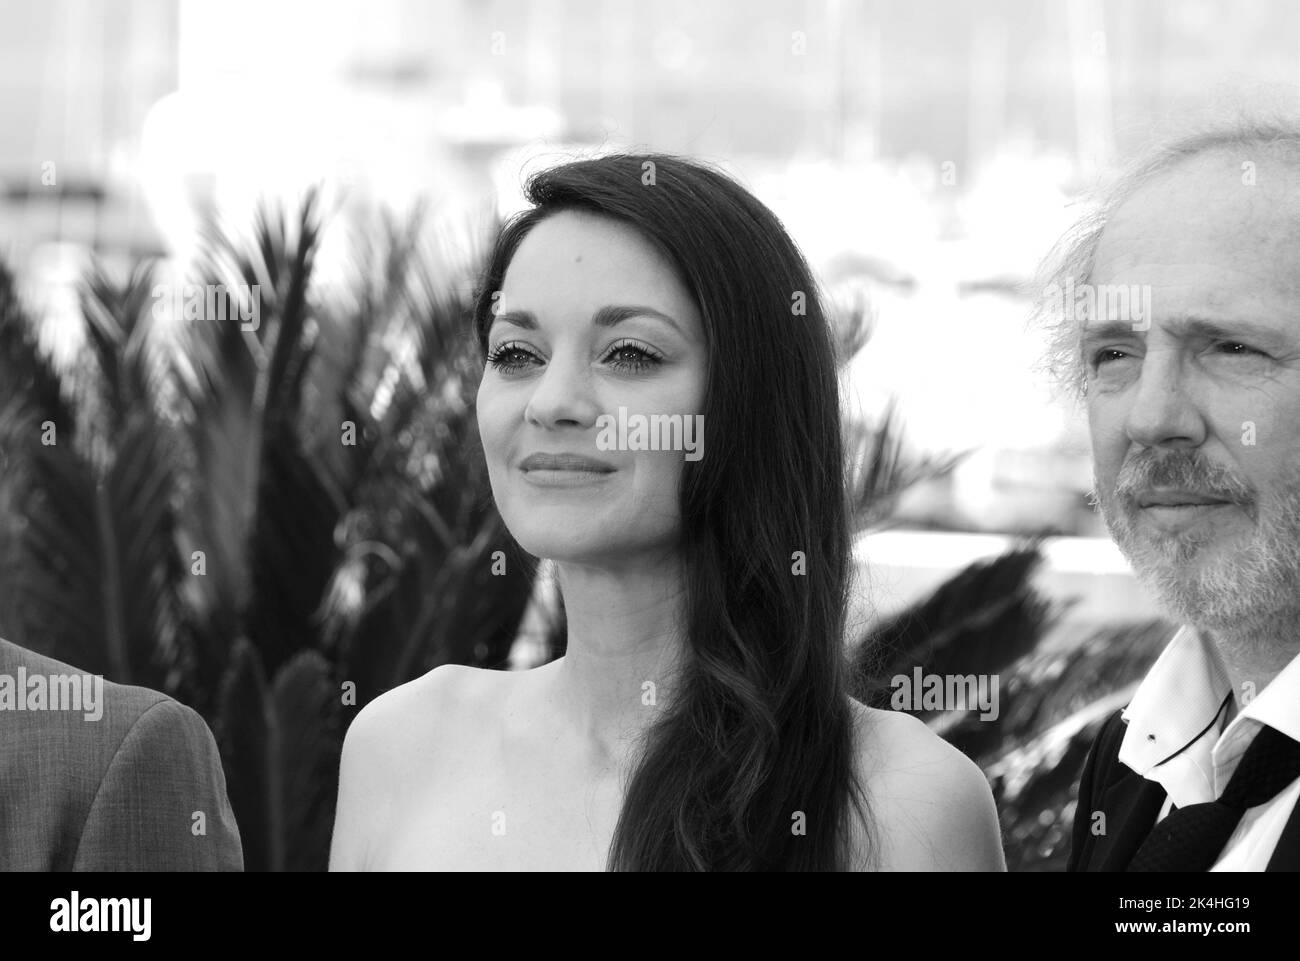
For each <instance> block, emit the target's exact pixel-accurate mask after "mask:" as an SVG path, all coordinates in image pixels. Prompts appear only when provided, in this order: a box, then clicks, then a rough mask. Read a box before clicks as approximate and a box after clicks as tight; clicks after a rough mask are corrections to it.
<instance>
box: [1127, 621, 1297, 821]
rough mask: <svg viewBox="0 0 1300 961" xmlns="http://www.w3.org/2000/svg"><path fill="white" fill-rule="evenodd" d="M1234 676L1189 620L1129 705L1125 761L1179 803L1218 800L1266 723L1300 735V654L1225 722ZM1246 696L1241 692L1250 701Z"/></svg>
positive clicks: (1290, 733) (1157, 661) (1157, 660)
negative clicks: (1229, 673)
mask: <svg viewBox="0 0 1300 961" xmlns="http://www.w3.org/2000/svg"><path fill="white" fill-rule="evenodd" d="M1231 692H1232V682H1231V680H1230V679H1229V677H1228V672H1227V669H1226V668H1224V666H1223V662H1222V660H1221V659H1220V658H1219V654H1218V651H1217V650H1216V649H1215V647H1214V645H1213V644H1212V643H1210V642H1209V641H1207V640H1206V639H1204V638H1203V637H1202V635H1201V634H1200V632H1198V631H1197V630H1196V629H1195V628H1192V627H1183V628H1182V629H1180V630H1179V631H1178V633H1177V634H1175V635H1174V637H1173V639H1172V640H1171V641H1170V642H1169V644H1168V645H1167V646H1166V647H1165V649H1164V651H1162V652H1161V654H1160V657H1158V658H1157V659H1156V662H1155V664H1153V665H1152V666H1151V670H1150V671H1148V672H1147V675H1146V677H1145V678H1143V680H1142V683H1141V684H1139V685H1138V688H1137V690H1136V691H1135V692H1134V694H1133V698H1132V700H1131V701H1130V702H1129V705H1128V707H1127V708H1125V709H1124V711H1123V714H1122V716H1123V718H1124V720H1125V721H1126V722H1127V724H1128V728H1127V730H1126V731H1125V732H1124V740H1123V741H1122V742H1121V744H1120V750H1119V760H1120V762H1121V763H1123V764H1126V765H1127V766H1128V767H1130V768H1132V769H1133V770H1134V771H1136V772H1137V773H1138V774H1140V775H1142V776H1143V777H1145V778H1147V779H1148V780H1152V781H1155V782H1157V783H1158V784H1160V786H1161V787H1163V788H1164V789H1165V791H1166V793H1168V794H1169V796H1170V798H1172V799H1173V802H1174V803H1175V804H1177V805H1178V806H1179V807H1186V806H1187V805H1188V804H1196V803H1200V802H1203V801H1212V800H1214V799H1215V798H1217V797H1218V796H1219V795H1220V794H1221V793H1222V791H1223V788H1224V786H1225V785H1226V784H1227V782H1228V779H1229V778H1231V777H1232V773H1233V771H1235V770H1236V767H1237V762H1238V761H1239V760H1240V759H1241V755H1242V754H1243V753H1245V750H1246V748H1247V747H1248V746H1249V745H1250V742H1251V741H1252V740H1253V739H1254V736H1255V735H1256V734H1257V733H1258V732H1259V730H1260V728H1261V727H1262V726H1263V725H1265V724H1267V725H1268V726H1269V727H1273V728H1276V729H1277V730H1279V731H1281V732H1282V733H1283V734H1286V735H1287V736H1288V737H1292V738H1295V739H1296V740H1297V741H1300V657H1295V658H1292V659H1291V661H1290V663H1288V664H1287V666H1286V667H1285V668H1283V669H1282V671H1280V672H1279V673H1278V675H1277V676H1276V677H1275V678H1273V680H1272V681H1271V682H1270V683H1269V684H1268V685H1267V686H1266V687H1264V689H1263V690H1262V691H1259V692H1258V693H1257V695H1256V696H1255V697H1253V698H1251V699H1250V700H1249V701H1246V702H1245V703H1244V704H1242V706H1241V710H1240V712H1239V713H1238V714H1237V716H1236V717H1234V718H1233V719H1232V722H1231V723H1230V724H1228V725H1227V727H1226V728H1225V727H1224V725H1223V718H1222V713H1223V712H1222V711H1221V710H1220V709H1221V707H1222V705H1223V702H1224V700H1225V699H1226V698H1227V697H1228V695H1229V694H1230V693H1231ZM1244 700H1245V698H1244V697H1243V698H1239V702H1240V701H1244Z"/></svg>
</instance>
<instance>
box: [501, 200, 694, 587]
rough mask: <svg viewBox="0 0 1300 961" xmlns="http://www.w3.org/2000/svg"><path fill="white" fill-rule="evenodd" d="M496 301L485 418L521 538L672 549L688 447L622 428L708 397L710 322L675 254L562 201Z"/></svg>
mask: <svg viewBox="0 0 1300 961" xmlns="http://www.w3.org/2000/svg"><path fill="white" fill-rule="evenodd" d="M493 314H494V316H493V319H492V326H491V328H490V329H489V331H488V342H487V350H488V364H487V369H486V370H485V371H484V375H483V381H482V383H481V385H480V386H479V391H478V423H479V433H480V435H481V437H482V441H483V450H484V453H485V455H486V458H487V466H488V474H489V477H490V478H491V482H492V493H493V495H494V497H495V499H496V503H497V507H498V509H499V510H500V511H501V516H502V518H503V519H504V520H505V523H506V526H507V527H508V528H509V529H510V532H511V533H512V534H513V535H514V537H515V539H516V540H518V541H519V543H520V544H521V545H522V546H523V548H524V549H525V550H526V551H528V552H529V553H530V554H533V555H535V556H537V557H546V558H551V559H554V560H556V561H565V562H572V563H591V564H601V565H605V566H610V565H613V564H616V563H619V562H622V561H627V560H629V559H631V558H633V557H635V556H637V555H662V554H664V553H666V552H670V551H671V550H672V549H673V547H674V546H675V545H676V543H677V537H678V532H679V528H680V509H679V504H678V493H677V491H678V482H679V478H680V476H681V470H682V464H683V461H684V459H685V457H686V452H684V451H682V450H662V449H659V450H655V449H645V448H646V447H647V446H660V447H662V446H664V445H662V444H654V443H651V444H649V445H648V444H647V443H645V442H644V440H642V441H638V440H637V439H636V433H635V430H634V429H629V430H627V431H624V432H623V433H622V437H621V438H620V436H619V434H620V432H619V431H618V430H617V421H618V420H619V419H620V418H622V420H623V421H624V423H627V424H629V425H630V426H631V427H632V428H635V426H636V424H637V423H638V421H637V417H638V415H639V416H640V417H643V418H645V421H647V422H648V421H649V420H650V417H651V416H652V415H674V414H676V415H682V417H681V420H682V423H683V424H685V423H686V418H687V417H690V418H691V420H692V421H694V420H695V418H694V415H697V414H699V413H700V412H701V411H702V410H703V404H704V390H705V378H706V359H707V358H706V346H705V341H704V331H703V326H702V324H701V320H700V316H699V310H698V309H697V307H696V305H695V303H694V302H693V300H692V298H691V296H690V294H689V293H688V292H687V291H686V289H685V288H684V287H683V286H682V285H681V283H680V282H679V281H678V280H677V277H676V275H675V273H674V271H673V270H672V268H671V267H670V265H669V264H668V262H667V261H666V259H665V258H664V257H663V255H662V254H660V253H659V251H658V250H657V249H656V248H655V247H654V246H653V245H652V244H651V243H650V242H649V241H648V240H646V239H645V238H644V237H642V236H641V234H640V233H639V232H637V231H636V230H635V229H634V228H632V227H630V226H627V225H625V224H623V223H621V222H620V221H617V220H613V219H610V218H607V217H601V216H599V215H595V214H590V213H586V212H577V211H565V212H562V213H558V214H553V215H551V216H550V217H547V218H546V219H545V220H543V221H542V222H541V223H539V224H537V225H536V226H534V227H533V228H532V229H531V230H530V231H529V232H528V234H527V235H526V236H525V237H524V240H523V242H522V243H521V244H520V245H519V247H518V249H517V250H516V251H515V255H514V258H513V259H512V260H511V262H510V266H509V268H508V269H507V271H506V275H505V278H504V280H503V281H502V289H501V291H499V292H498V294H497V296H496V305H495V308H494V311H493ZM620 408H622V409H623V410H622V411H620ZM602 415H608V418H609V419H601V418H602ZM610 419H612V420H613V422H614V427H613V428H612V429H611V428H610V426H609V425H610V423H611V420H610ZM701 419H702V418H701ZM652 423H657V424H663V423H665V421H664V420H663V419H662V417H661V418H660V419H659V420H657V421H653V422H652ZM645 436H646V435H644V434H643V435H642V437H643V438H644V437H645ZM678 436H679V437H681V436H685V435H681V434H679V435H678ZM611 439H613V440H614V441H615V442H616V448H615V449H602V447H606V448H607V447H609V446H610V440H611ZM698 442H699V443H700V444H701V446H700V448H699V449H700V451H703V450H704V448H703V446H702V440H698ZM635 448H639V449H635ZM697 456H698V455H692V459H695V458H696V457H697Z"/></svg>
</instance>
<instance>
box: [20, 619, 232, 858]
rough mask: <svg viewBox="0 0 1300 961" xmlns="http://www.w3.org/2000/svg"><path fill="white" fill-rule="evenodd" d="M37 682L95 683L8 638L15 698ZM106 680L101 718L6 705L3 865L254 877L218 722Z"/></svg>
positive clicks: (142, 690) (158, 696)
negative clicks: (246, 866)
mask: <svg viewBox="0 0 1300 961" xmlns="http://www.w3.org/2000/svg"><path fill="white" fill-rule="evenodd" d="M37 675H39V676H41V677H63V678H66V677H71V676H74V675H75V676H78V677H83V678H84V677H85V676H86V675H85V672H82V671H80V670H78V669H77V668H75V667H72V666H70V665H68V664H64V663H62V662H61V661H57V660H54V659H53V658H49V657H45V656H44V655H40V654H36V653H35V652H33V651H29V650H26V649H24V648H20V647H18V646H16V645H14V644H10V643H9V642H7V641H5V640H3V639H0V679H3V678H8V679H9V685H10V686H9V690H10V691H13V690H14V689H15V688H14V682H15V680H16V679H17V678H19V677H25V678H26V679H27V682H28V684H32V683H33V682H32V681H31V678H32V677H33V676H37ZM101 683H102V689H101V693H100V695H99V698H98V701H99V704H98V705H97V707H96V708H95V713H96V714H99V716H98V717H94V715H93V714H92V713H90V712H89V711H87V710H82V709H77V710H69V709H66V707H65V708H64V709H49V708H48V707H47V709H42V710H25V709H24V710H16V709H13V708H12V705H11V707H10V709H0V870H6V871H240V870H243V851H242V847H241V845H240V838H239V828H238V826H237V825H236V824H235V818H234V814H233V812H232V811H231V808H230V802H229V799H228V798H227V796H226V780H225V775H224V773H223V772H222V769H221V759H220V756H219V755H218V753H217V746H216V741H215V740H214V739H213V736H212V732H211V731H210V730H209V729H208V726H207V724H205V723H204V721H203V719H202V718H201V717H200V716H199V715H198V714H197V713H196V712H195V711H194V710H192V709H191V708H188V707H186V706H185V705H183V704H181V703H179V702H178V701H175V700H173V699H172V698H170V697H167V696H166V695H165V694H161V693H159V692H158V691H153V690H150V689H148V688H143V687H132V686H128V685H121V684H113V683H110V682H106V681H105V682H101ZM65 693H66V692H65ZM53 703H54V701H53V698H50V700H49V701H48V702H47V705H53ZM80 706H82V707H89V706H90V705H89V704H88V703H85V702H83V703H82V704H81V705H80Z"/></svg>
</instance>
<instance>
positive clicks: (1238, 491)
mask: <svg viewBox="0 0 1300 961" xmlns="http://www.w3.org/2000/svg"><path fill="white" fill-rule="evenodd" d="M1152 488H1173V489H1176V490H1181V491H1193V492H1195V493H1198V494H1202V495H1204V496H1206V497H1213V498H1215V499H1217V500H1225V501H1230V502H1232V503H1234V504H1240V505H1251V504H1253V503H1254V502H1255V491H1254V489H1253V488H1251V487H1250V485H1248V484H1247V483H1246V482H1245V481H1243V480H1241V479H1240V478H1239V477H1237V476H1236V475H1235V474H1234V473H1232V471H1230V470H1228V469H1227V468H1226V467H1224V466H1223V465H1222V464H1216V463H1214V462H1213V461H1211V460H1210V459H1209V458H1207V457H1206V456H1205V455H1204V454H1201V453H1200V452H1199V451H1194V450H1186V451H1156V450H1154V449H1153V448H1147V449H1145V450H1140V451H1138V452H1137V453H1136V454H1133V455H1132V456H1131V457H1129V458H1128V459H1127V460H1125V461H1124V464H1123V466H1121V467H1120V471H1119V477H1117V478H1116V481H1115V491H1114V494H1115V498H1116V499H1117V500H1119V501H1120V502H1121V503H1123V504H1124V505H1125V506H1126V507H1128V508H1130V509H1132V508H1133V507H1135V506H1136V503H1137V498H1138V497H1139V495H1141V494H1143V493H1146V492H1148V491H1150V490H1151V489H1152Z"/></svg>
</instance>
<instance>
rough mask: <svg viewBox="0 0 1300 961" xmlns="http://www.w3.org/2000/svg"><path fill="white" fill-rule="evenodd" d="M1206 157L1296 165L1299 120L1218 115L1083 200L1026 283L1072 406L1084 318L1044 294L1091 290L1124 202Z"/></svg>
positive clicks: (1050, 367) (1287, 110)
mask: <svg viewBox="0 0 1300 961" xmlns="http://www.w3.org/2000/svg"><path fill="white" fill-rule="evenodd" d="M1291 99H1292V100H1293V101H1294V100H1295V99H1296V95H1295V94H1292V96H1291ZM1212 152H1226V153H1229V154H1239V155H1240V156H1241V160H1242V162H1243V163H1244V162H1245V161H1248V160H1252V159H1253V158H1255V157H1258V156H1260V155H1262V154H1264V153H1268V154H1270V155H1276V153H1277V152H1281V153H1282V154H1283V155H1284V156H1286V157H1287V158H1288V159H1292V160H1295V161H1297V162H1300V113H1298V112H1296V110H1295V109H1294V108H1292V107H1289V106H1288V107H1281V108H1276V109H1272V110H1269V111H1268V112H1267V113H1263V112H1261V111H1259V110H1257V109H1255V110H1250V111H1244V110H1241V109H1239V108H1238V109H1233V110H1232V111H1231V112H1227V111H1224V110H1219V111H1217V112H1216V113H1214V114H1213V115H1212V116H1209V117H1208V118H1203V119H1201V120H1199V121H1197V122H1196V123H1195V125H1194V126H1189V125H1185V126H1184V127H1183V130H1182V132H1181V133H1180V134H1178V135H1177V136H1173V137H1168V138H1166V139H1164V140H1163V141H1162V142H1160V143H1158V144H1156V145H1155V146H1153V147H1150V148H1148V149H1147V150H1146V151H1144V152H1143V153H1142V154H1141V155H1139V156H1138V157H1137V158H1136V159H1135V160H1133V161H1132V162H1131V163H1129V164H1128V166H1127V167H1125V168H1124V169H1123V170H1121V171H1120V173H1119V174H1118V175H1117V176H1115V177H1114V178H1113V179H1112V180H1111V181H1110V183H1109V184H1108V185H1105V186H1103V187H1102V188H1101V189H1100V190H1099V191H1097V192H1096V194H1095V195H1094V196H1092V197H1089V198H1085V200H1084V206H1085V212H1084V214H1083V215H1082V216H1080V217H1079V219H1078V220H1077V221H1076V222H1075V224H1074V225H1073V226H1072V227H1071V228H1070V229H1069V230H1068V231H1067V232H1066V233H1065V234H1064V236H1062V237H1061V239H1060V240H1059V241H1057V243H1056V245H1055V246H1054V247H1053V248H1052V249H1051V251H1050V252H1049V253H1048V254H1047V256H1046V257H1045V258H1044V259H1043V261H1042V263H1041V264H1040V265H1039V267H1038V269H1037V271H1036V272H1035V274H1034V276H1033V278H1032V279H1031V280H1030V282H1029V285H1028V289H1027V293H1028V294H1029V296H1030V297H1031V298H1032V300H1033V305H1034V306H1033V319H1034V322H1035V323H1036V324H1037V325H1038V326H1040V327H1041V328H1042V329H1043V330H1044V331H1045V332H1046V335H1047V355H1046V358H1045V364H1044V366H1045V368H1046V370H1047V373H1048V374H1049V375H1050V376H1051V378H1052V380H1053V381H1054V382H1055V383H1056V385H1057V387H1058V388H1060V389H1062V390H1063V391H1064V392H1065V393H1066V394H1067V395H1068V396H1069V397H1071V398H1073V399H1074V400H1076V401H1078V400H1081V399H1082V398H1083V396H1084V394H1085V391H1086V384H1087V382H1086V370H1085V367H1084V362H1083V356H1082V354H1081V353H1080V345H1079V333H1080V326H1081V324H1082V321H1083V318H1081V317H1080V316H1079V315H1078V313H1077V312H1076V311H1072V310H1068V309H1063V308H1064V307H1066V306H1067V305H1065V304H1064V300H1063V298H1061V297H1059V296H1049V293H1048V292H1049V291H1051V292H1053V294H1055V293H1057V292H1060V291H1063V290H1065V288H1066V283H1067V281H1070V280H1072V281H1073V285H1074V289H1076V290H1078V289H1081V288H1082V286H1083V285H1086V284H1090V283H1091V282H1092V271H1093V267H1094V261H1095V258H1096V254H1097V246H1098V244H1099V243H1100V242H1101V235H1102V231H1104V230H1105V228H1106V224H1107V223H1109V221H1110V220H1111V218H1112V217H1113V216H1114V215H1115V212H1116V211H1117V210H1119V208H1120V207H1121V206H1122V205H1123V204H1124V202H1125V201H1126V200H1128V199H1129V198H1130V197H1131V196H1133V194H1134V193H1136V192H1137V190H1138V189H1139V188H1141V187H1142V186H1144V185H1145V184H1147V183H1149V182H1150V181H1152V180H1154V179H1155V178H1156V177H1158V176H1159V175H1160V174H1162V173H1164V172H1166V171H1168V170H1172V169H1173V168H1174V167H1176V166H1178V165H1179V164H1182V163H1184V162H1186V161H1187V160H1190V159H1191V158H1193V157H1196V156H1198V155H1200V154H1205V153H1212Z"/></svg>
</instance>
